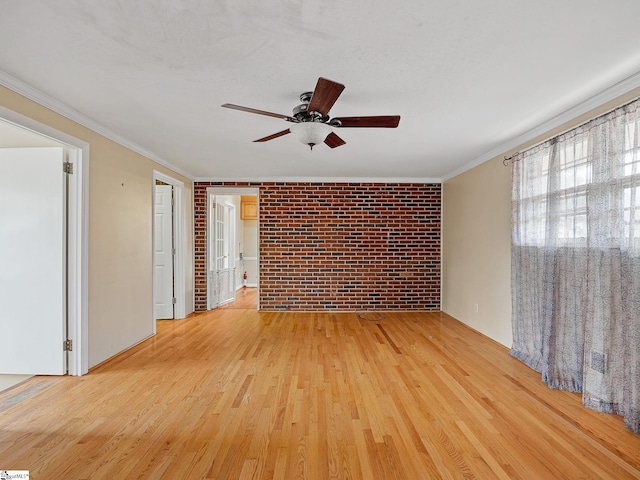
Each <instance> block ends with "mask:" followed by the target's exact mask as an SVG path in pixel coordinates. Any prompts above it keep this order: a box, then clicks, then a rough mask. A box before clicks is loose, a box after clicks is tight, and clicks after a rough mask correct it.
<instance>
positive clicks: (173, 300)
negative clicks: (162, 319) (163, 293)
mask: <svg viewBox="0 0 640 480" xmlns="http://www.w3.org/2000/svg"><path fill="white" fill-rule="evenodd" d="M171 303H173V304H174V305H175V304H176V303H178V299H177V298H176V297H173V299H172V300H171Z"/></svg>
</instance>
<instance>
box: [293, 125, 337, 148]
mask: <svg viewBox="0 0 640 480" xmlns="http://www.w3.org/2000/svg"><path fill="white" fill-rule="evenodd" d="M289 130H291V133H293V134H294V135H295V136H296V138H297V139H298V140H299V141H300V142H301V143H304V144H305V145H309V147H310V148H311V149H312V150H313V146H314V145H317V144H319V143H322V142H324V140H325V138H327V135H329V134H330V133H331V132H332V129H331V127H330V126H329V125H327V124H326V123H322V122H300V123H294V124H293V125H291V126H290V127H289Z"/></svg>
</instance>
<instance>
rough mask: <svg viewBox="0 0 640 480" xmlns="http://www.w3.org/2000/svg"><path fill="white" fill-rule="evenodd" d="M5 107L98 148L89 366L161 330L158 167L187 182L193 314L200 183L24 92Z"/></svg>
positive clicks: (92, 190)
mask: <svg viewBox="0 0 640 480" xmlns="http://www.w3.org/2000/svg"><path fill="white" fill-rule="evenodd" d="M0 106H2V107H5V108H8V109H10V110H13V111H15V112H17V113H19V114H21V115H24V116H26V117H29V118H31V119H33V120H36V121H38V122H40V123H43V124H45V125H48V126H50V127H52V128H54V129H56V130H59V131H61V132H64V133H66V134H68V135H71V136H73V137H76V138H78V139H81V140H84V141H86V142H88V143H89V144H90V160H89V262H88V264H89V285H88V291H89V306H88V310H89V318H88V322H89V325H88V329H89V345H88V350H89V352H88V353H89V367H92V366H94V365H96V364H98V363H100V362H102V361H103V360H105V359H107V358H109V357H112V356H113V355H115V354H117V353H118V352H120V351H122V350H124V349H126V348H128V347H130V346H131V345H134V344H135V343H137V342H139V341H140V340H142V339H144V338H146V337H148V336H149V335H151V334H152V333H153V311H152V228H151V225H152V199H153V170H154V169H155V170H158V171H160V172H162V173H164V174H166V175H169V176H171V177H173V178H175V179H177V180H180V181H182V182H184V184H185V192H184V205H185V211H184V218H185V234H186V238H185V263H186V265H185V288H186V292H185V293H186V294H185V297H186V298H185V301H186V311H187V313H191V312H192V311H193V260H192V259H193V233H192V232H193V208H192V206H193V182H192V181H191V180H189V179H187V178H184V177H182V176H180V175H178V174H176V173H174V172H172V171H171V170H169V169H167V168H165V167H163V166H161V165H159V164H157V163H156V162H153V161H152V160H149V159H148V158H146V157H144V156H142V155H139V154H137V153H135V152H133V151H131V150H129V149H127V148H125V147H123V146H121V145H119V144H117V143H115V142H113V141H111V140H109V139H107V138H105V137H103V136H101V135H99V134H97V133H96V132H93V131H92V130H89V129H87V128H85V127H83V126H81V125H79V124H77V123H75V122H73V121H71V120H69V119H67V118H66V117H63V116H61V115H59V114H57V113H55V112H53V111H51V110H49V109H47V108H45V107H43V106H41V105H39V104H37V103H35V102H33V101H30V100H28V99H26V98H25V97H22V96H21V95H18V94H17V93H15V92H13V91H11V90H9V89H6V88H4V87H0Z"/></svg>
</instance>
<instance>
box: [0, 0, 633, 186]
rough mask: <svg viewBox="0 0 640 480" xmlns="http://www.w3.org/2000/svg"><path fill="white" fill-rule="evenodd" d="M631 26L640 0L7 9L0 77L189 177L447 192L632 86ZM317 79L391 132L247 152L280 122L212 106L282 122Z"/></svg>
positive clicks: (337, 112) (0, 20)
mask: <svg viewBox="0 0 640 480" xmlns="http://www.w3.org/2000/svg"><path fill="white" fill-rule="evenodd" d="M638 18H640V2H638V1H637V0H608V1H607V2H603V1H601V0H563V1H560V2H559V1H557V0H538V1H519V0H483V1H474V0H440V1H435V0H394V1H390V0H368V1H364V0H352V1H349V2H345V1H338V0H324V1H319V0H317V1H312V0H306V1H303V0H277V1H268V2H267V1H264V0H244V1H243V0H226V1H225V0H155V1H153V2H134V1H131V0H112V1H109V2H95V1H92V2H88V1H86V0H56V1H55V2H53V1H51V0H23V1H18V0H10V1H6V2H2V7H1V14H0V70H2V71H4V72H5V74H3V75H2V76H1V77H0V80H3V83H4V84H5V85H9V86H12V85H16V84H17V85H20V86H21V87H22V90H24V91H30V92H32V93H33V92H37V95H35V96H36V97H37V96H38V95H40V92H41V93H42V94H43V95H40V97H39V98H44V99H48V100H50V101H51V102H52V104H55V105H58V106H59V105H62V106H63V107H64V108H63V110H64V109H65V108H67V113H69V114H71V115H75V114H76V112H77V113H78V115H76V116H77V117H78V118H81V119H84V120H87V121H89V122H90V123H91V122H95V123H92V125H99V126H100V127H101V128H102V131H103V132H106V133H107V134H109V135H110V136H112V137H117V138H120V139H121V140H122V141H124V142H125V143H127V144H128V145H129V146H133V147H134V148H136V149H138V150H139V151H144V152H146V153H147V154H149V155H150V156H152V157H153V158H156V159H159V160H160V161H161V162H163V163H165V164H169V165H172V166H174V167H176V168H177V169H178V170H179V171H180V172H183V173H187V174H188V175H189V176H191V177H196V178H217V179H237V180H241V179H251V180H266V179H272V180H275V179H282V180H287V179H291V180H293V179H296V180H301V179H323V180H324V179H331V178H333V179H336V180H338V179H380V180H390V181H393V180H403V179H410V178H413V179H416V180H430V179H442V178H447V177H448V176H450V175H451V174H452V172H456V171H460V169H464V168H465V166H468V165H470V164H473V163H474V162H478V161H479V160H482V159H486V158H488V157H487V156H488V155H492V154H498V153H501V150H500V149H504V148H506V146H509V145H513V146H515V145H516V144H514V142H515V141H516V139H518V141H519V140H522V139H523V138H526V136H527V132H530V131H531V130H532V129H535V128H536V127H538V126H540V125H541V124H544V123H545V122H550V121H553V119H554V118H557V116H558V115H561V114H562V113H563V112H566V111H567V110H570V109H572V108H574V107H576V105H580V104H582V103H583V102H586V101H588V100H589V99H590V98H592V97H594V96H595V95H597V94H599V93H600V92H602V91H605V90H607V89H610V88H611V87H612V86H614V85H616V84H618V83H619V82H622V81H624V80H625V79H627V81H626V82H623V85H624V87H625V88H627V87H628V89H631V88H632V87H636V86H640V81H638V79H639V78H640V75H636V74H637V73H638V72H640V28H638ZM320 76H323V77H327V78H329V79H331V80H334V81H337V82H340V83H343V84H345V85H346V89H345V91H344V92H343V93H342V95H341V97H340V98H339V99H338V101H337V102H336V104H335V105H334V107H333V108H332V110H331V115H332V116H358V115H401V117H402V119H401V121H400V125H399V127H398V128H397V129H351V128H349V129H346V128H345V129H340V130H338V131H337V132H336V133H338V134H339V135H340V136H341V137H342V138H343V139H344V140H345V141H346V142H347V144H346V145H344V146H342V147H339V148H336V149H329V148H328V147H327V146H325V145H319V146H317V147H316V148H314V150H313V152H311V151H309V149H308V148H307V147H306V146H304V145H302V144H300V143H298V141H297V140H296V139H295V138H294V137H293V136H292V135H288V136H284V137H281V138H277V139H275V140H272V141H270V142H266V143H252V140H254V139H257V138H260V137H264V136H266V135H269V134H272V133H276V132H278V131H280V130H284V129H286V128H287V127H288V126H289V124H288V123H286V122H284V121H283V120H280V119H276V118H271V117H265V116H260V115H253V114H249V113H244V112H239V111H234V110H228V109H224V108H221V107H220V105H221V104H223V103H225V102H229V103H235V104H240V105H244V106H248V107H252V108H257V109H261V110H268V111H272V112H276V113H282V114H286V115H290V114H291V110H292V108H293V107H294V106H296V105H297V104H298V103H300V102H299V95H300V93H302V92H304V91H308V90H312V89H313V87H314V86H315V83H316V81H317V78H318V77H320ZM630 77H631V80H632V81H631V83H630V81H629V78H630ZM30 89H33V90H30ZM57 102H59V103H57ZM45 103H46V102H45ZM89 119H90V120H89Z"/></svg>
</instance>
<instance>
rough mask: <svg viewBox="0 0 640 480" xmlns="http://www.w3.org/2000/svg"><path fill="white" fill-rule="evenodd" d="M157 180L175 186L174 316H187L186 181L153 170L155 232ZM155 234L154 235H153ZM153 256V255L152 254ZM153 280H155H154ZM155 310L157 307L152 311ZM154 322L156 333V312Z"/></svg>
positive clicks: (152, 266)
mask: <svg viewBox="0 0 640 480" xmlns="http://www.w3.org/2000/svg"><path fill="white" fill-rule="evenodd" d="M156 180H160V181H161V182H164V183H166V184H168V185H171V186H173V198H174V200H175V202H174V205H173V241H174V248H175V249H176V255H175V258H174V265H173V268H174V270H173V288H174V290H173V294H174V296H175V297H176V304H175V307H174V312H173V315H174V318H176V319H178V318H185V317H186V298H185V284H184V282H185V272H184V268H185V267H184V259H185V252H184V248H185V247H184V246H185V240H184V237H185V226H184V223H185V215H184V182H181V181H180V180H176V179H175V178H173V177H170V176H169V175H165V174H164V173H162V172H159V171H157V170H154V171H153V180H152V181H153V185H152V188H151V191H152V197H153V198H152V209H151V210H152V212H151V231H152V232H155V221H156V202H155V190H156V188H155V187H156ZM152 236H153V235H152ZM152 258H153V255H152ZM153 268H154V263H153V260H152V262H151V275H152V278H154V275H153ZM152 282H153V280H152ZM153 292H154V294H153V295H152V297H153V298H152V299H151V302H152V306H155V288H153ZM154 311H155V308H154V309H153V310H152V312H154ZM151 318H152V323H153V333H154V334H155V333H156V322H155V314H154V313H152V314H151Z"/></svg>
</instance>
